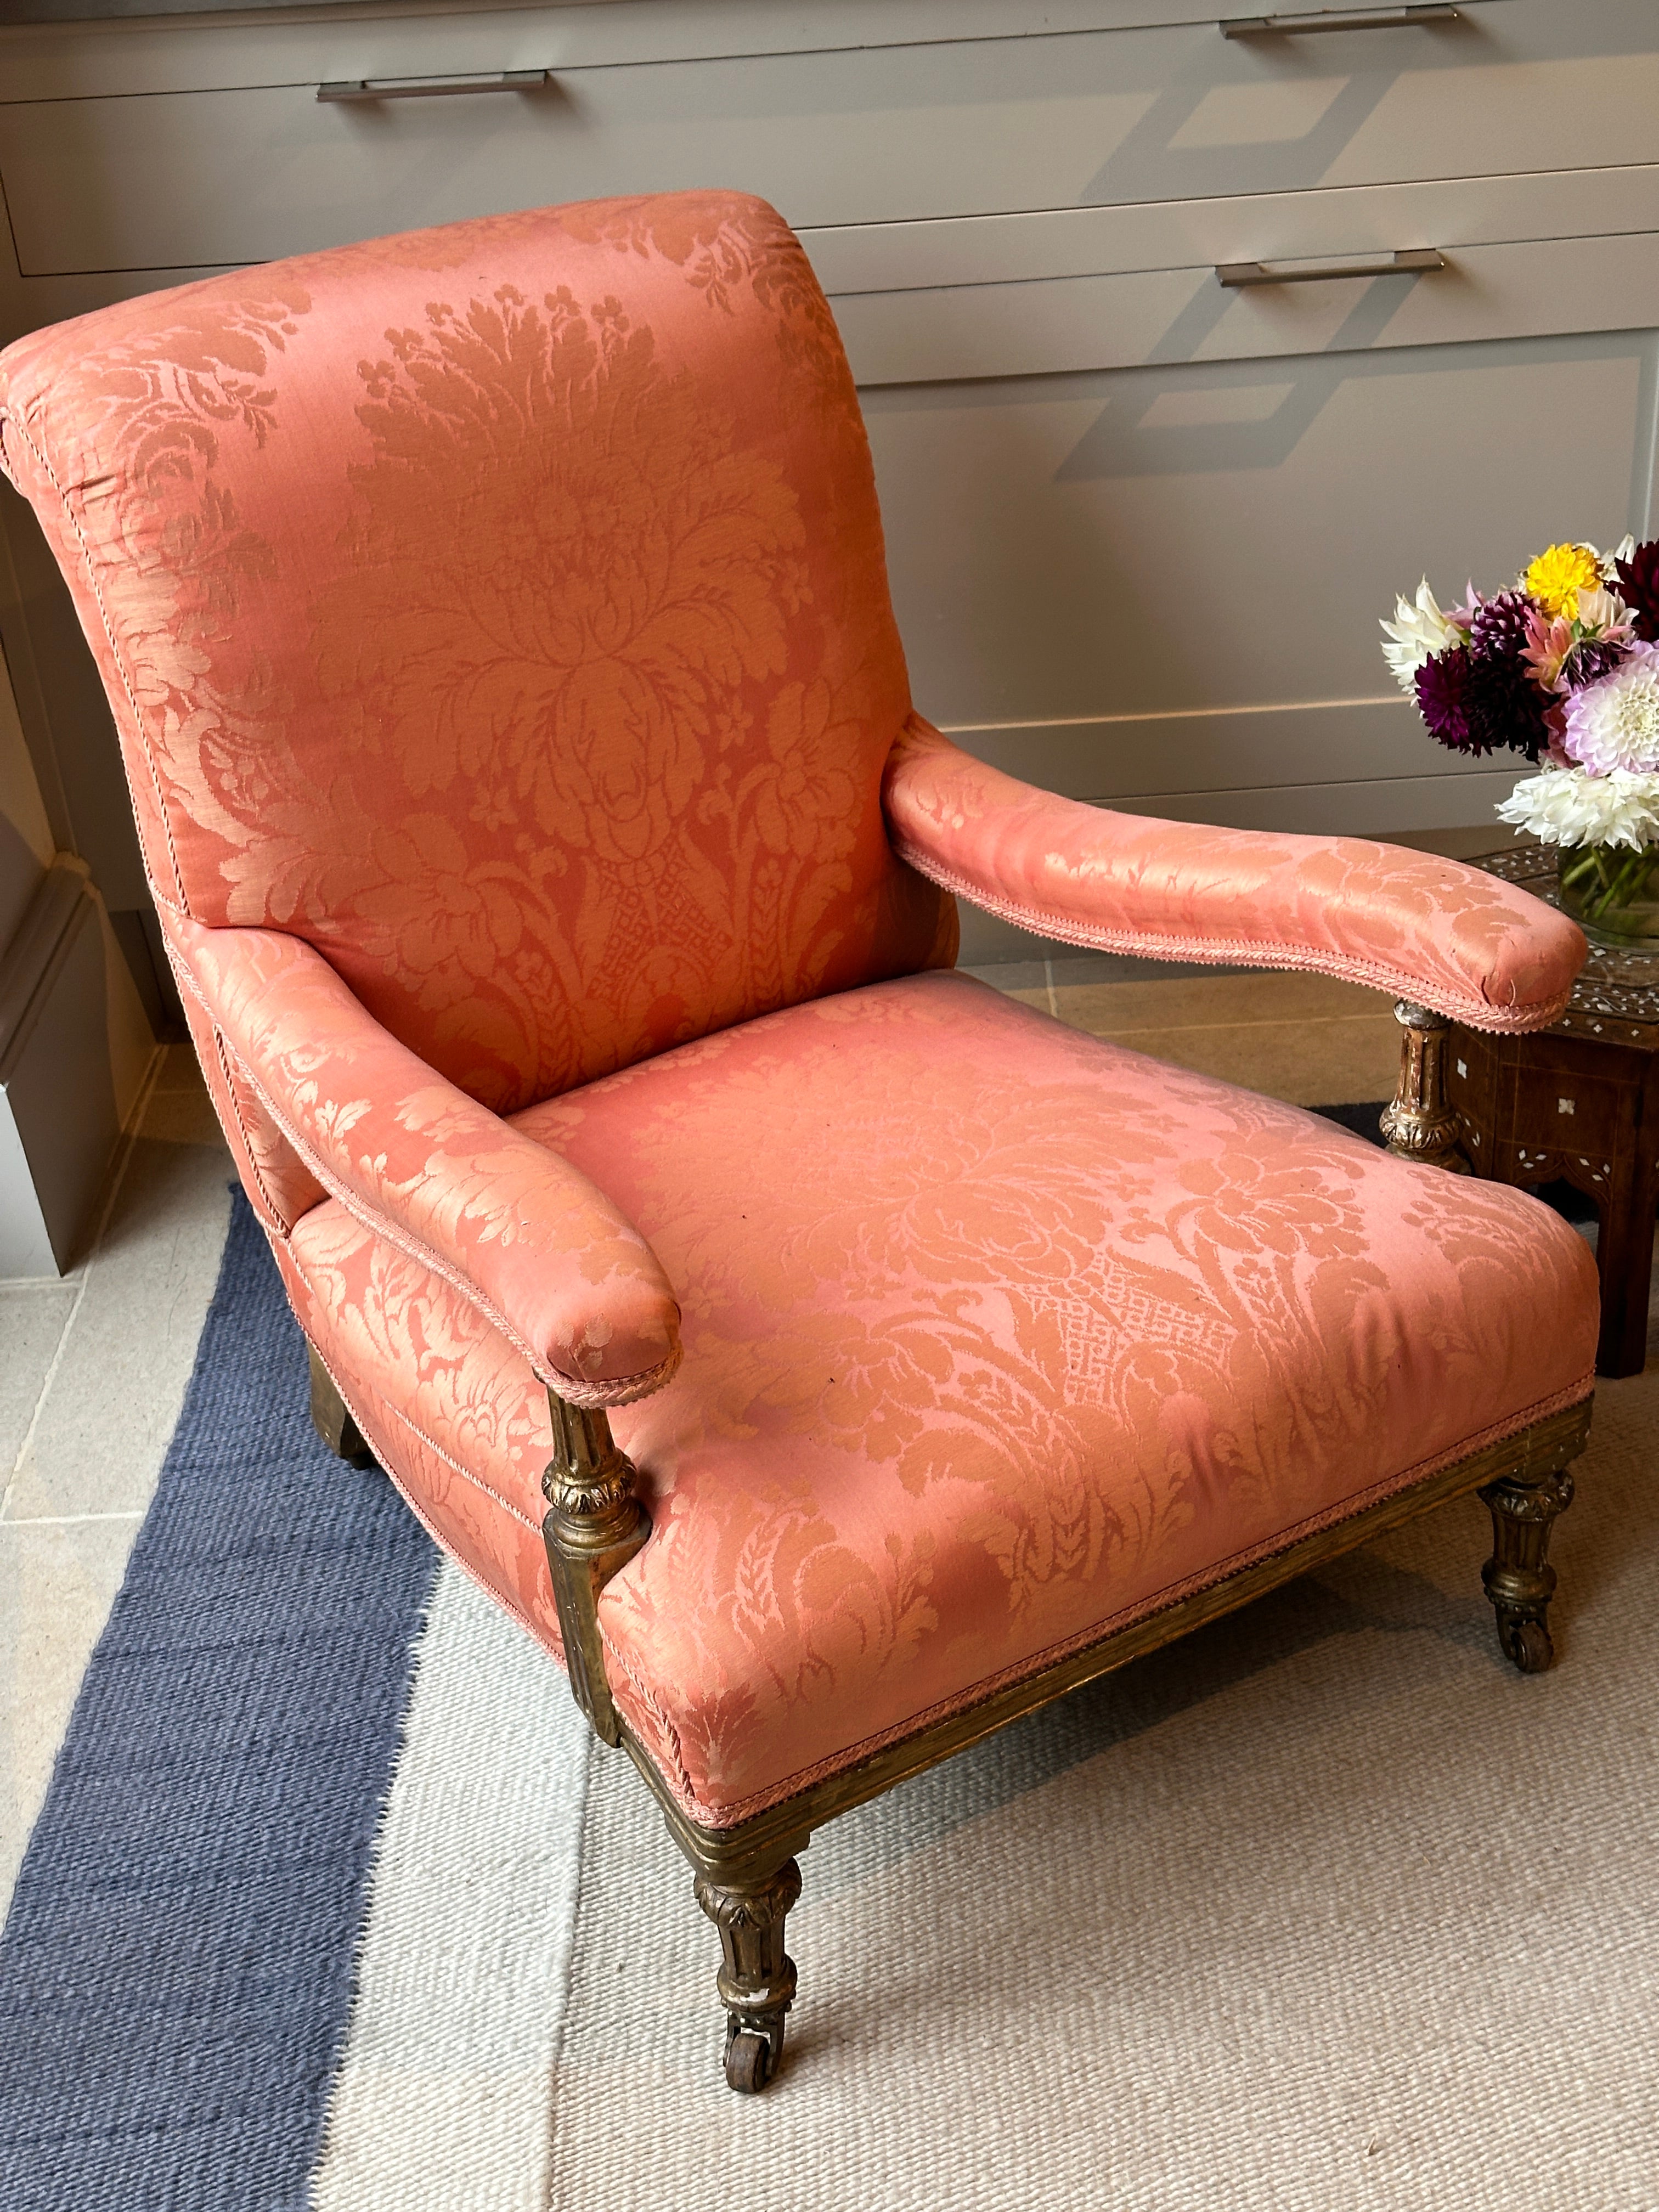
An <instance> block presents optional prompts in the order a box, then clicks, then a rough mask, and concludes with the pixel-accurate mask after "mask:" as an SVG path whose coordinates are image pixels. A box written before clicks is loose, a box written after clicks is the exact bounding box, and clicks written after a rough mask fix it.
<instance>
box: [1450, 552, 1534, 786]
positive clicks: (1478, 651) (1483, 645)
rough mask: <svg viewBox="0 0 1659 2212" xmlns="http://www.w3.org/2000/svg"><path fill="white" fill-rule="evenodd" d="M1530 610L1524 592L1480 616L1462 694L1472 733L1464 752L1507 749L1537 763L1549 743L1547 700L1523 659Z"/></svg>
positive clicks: (1490, 603) (1503, 596)
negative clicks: (1545, 715)
mask: <svg viewBox="0 0 1659 2212" xmlns="http://www.w3.org/2000/svg"><path fill="white" fill-rule="evenodd" d="M1529 605H1530V602H1529V601H1528V599H1527V598H1526V596H1525V594H1524V593H1522V592H1498V594H1497V596H1496V597H1495V598H1493V599H1487V600H1486V601H1485V602H1484V603H1483V604H1482V605H1480V607H1478V608H1477V609H1476V611H1475V616H1474V621H1473V622H1472V623H1470V625H1469V665H1468V671H1467V673H1466V675H1465V677H1464V679H1463V684H1462V691H1461V694H1460V703H1461V704H1462V710H1463V720H1464V725H1465V727H1466V728H1467V730H1468V738H1467V741H1466V743H1465V744H1464V745H1463V747H1462V750H1464V751H1467V752H1474V753H1490V752H1500V751H1504V750H1509V751H1511V752H1517V753H1524V754H1525V755H1526V757H1527V758H1528V760H1536V759H1537V757H1538V756H1539V754H1540V753H1541V751H1542V750H1543V749H1544V746H1545V744H1546V743H1547V740H1548V737H1549V732H1548V729H1547V726H1546V724H1545V721H1544V696H1543V694H1542V692H1541V690H1539V688H1538V686H1537V685H1536V684H1534V681H1533V679H1532V674H1531V671H1529V670H1528V666H1527V664H1526V662H1525V661H1524V660H1523V659H1522V650H1523V648H1524V647H1525V645H1526V642H1527V615H1528V609H1529Z"/></svg>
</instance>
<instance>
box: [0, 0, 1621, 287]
mask: <svg viewBox="0 0 1659 2212" xmlns="http://www.w3.org/2000/svg"><path fill="white" fill-rule="evenodd" d="M499 20H500V19H487V20H486V21H484V22H483V23H482V24H481V25H480V26H479V27H478V28H477V30H476V32H475V33H473V35H472V39H471V43H470V45H467V46H464V47H463V48H462V49H459V50H458V58H456V59H454V60H453V61H452V62H451V63H450V64H448V67H449V68H451V69H452V70H459V71H461V72H462V73H464V74H471V75H475V76H480V77H483V76H491V75H494V74H495V73H497V72H499V71H501V70H506V69H525V68H533V67H537V66H541V65H544V64H545V65H549V66H550V67H551V68H552V70H553V81H552V82H550V85H549V86H548V87H547V88H545V89H544V90H543V91H539V92H533V93H525V92H520V93H495V94H489V95H487V96H486V95H480V96H478V97H476V98H467V99H454V100H392V101H386V102H384V103H380V104H374V105H369V106H355V105H336V104H323V105H319V103H318V101H317V100H316V98H315V91H316V82H315V81H312V82H289V83H287V84H267V85H264V86H246V85H244V86H237V85H235V84H234V83H231V84H228V85H222V86H221V87H219V88H209V89H200V90H190V91H185V90H180V91H176V92H161V91H153V92H144V93H142V94H138V93H135V94H108V95H100V97H98V98H95V99H88V98H79V99H71V100H19V101H13V102H11V103H9V104H8V105H6V106H3V107H0V174H3V177H4V180H5V185H6V189H7V192H8V196H9V203H10V208H11V216H12V222H13V228H14V231H15V236H16V239H17V244H18V251H19V256H20V260H21V265H22V268H23V269H24V270H25V271H26V272H27V273H30V274H38V275H46V274H52V273H58V272H67V271H71V270H131V269H140V268H143V269H156V270H161V269H168V268H183V267H191V268H195V267H202V266H206V265H212V264H229V263H235V262H241V261H250V260H260V259H266V258H273V257H276V256H278V255H281V254H284V253H290V252H306V251H309V250H312V249H313V248H315V247H318V246H328V245H335V244H339V243H342V242H343V241H344V240H348V239H350V238H359V237H365V236H369V235H373V234H375V233H377V232H382V231H387V230H398V229H408V228H414V227H417V226H419V225H422V224H426V223H432V222H447V221H451V220H453V219H455V218H457V217H459V216H466V215H471V214H481V213H487V212H492V211H495V210H501V209H504V208H509V207H523V206H531V205H535V204H538V203H545V202H549V201H555V200H562V199H585V198H594V197H604V196H606V195H609V194H612V193H632V192H641V191H669V190H675V189H678V188H681V187H684V186H687V185H732V186H735V187H738V188H740V189H742V190H745V191H758V192H760V193H762V194H763V195H764V196H765V197H768V198H769V199H771V200H773V201H774V202H775V204H777V205H778V206H779V207H780V208H781V210H783V212H784V213H785V215H787V216H788V217H789V219H790V220H791V221H792V222H794V223H795V224H796V225H797V226H808V227H817V226H832V225H845V224H857V223H878V222H898V221H916V220H924V219H933V218H939V217H945V216H961V215H978V214H1002V213H1006V212H1007V211H1009V210H1040V209H1055V208H1068V207H1077V206H1085V207H1086V206H1105V205H1129V204H1141V203H1151V202H1163V201H1169V200H1183V201H1184V200H1193V199H1202V198H1206V197H1216V196H1227V197H1237V196H1239V195H1241V194H1274V193H1286V194H1289V193H1298V192H1303V191H1308V190H1309V189H1310V188H1312V187H1315V186H1319V185H1371V184H1378V183H1388V182H1391V181H1395V180H1401V179H1406V180H1409V179H1436V178H1443V177H1448V176H1452V177H1457V176H1483V175H1506V174H1510V173H1515V172H1517V171H1531V172H1542V171H1546V170H1563V169H1572V168H1577V167H1588V166H1596V165H1604V166H1605V165H1611V164H1630V163H1648V162H1652V161H1659V24H1656V21H1655V13H1654V10H1653V9H1652V7H1651V5H1650V0H1580V4H1578V5H1576V6H1575V7H1573V8H1572V9H1561V8H1560V7H1559V5H1558V4H1555V0H1467V4H1466V6H1465V9H1464V12H1463V15H1462V17H1460V19H1459V21H1458V22H1457V23H1455V24H1454V25H1452V26H1450V27H1445V28H1444V29H1443V30H1423V29H1409V30H1401V29H1395V30H1387V31H1369V32H1347V33H1340V34H1338V35H1335V36H1322V37H1320V38H1317V39H1304V40H1296V39H1294V38H1286V39H1268V40H1238V39H1231V40H1230V39H1225V38H1223V37H1222V36H1221V34H1220V31H1219V27H1218V24H1217V23H1216V22H1215V21H1213V20H1212V21H1203V22H1198V23H1191V22H1189V23H1186V24H1179V25H1165V26H1162V27H1151V28H1145V29H1124V30H1092V31H1067V32H1056V33H1052V34H1048V33H1045V34H1042V35H1030V36H1024V35H1022V36H1003V37H992V38H979V39H974V40H962V39H957V40H935V41H932V42H923V43H917V44H914V45H908V46H873V47H867V48H862V49H856V50H854V49H847V50H839V51H834V52H794V53H763V54H753V55H748V56H742V57H738V58H730V57H728V58H721V59H714V60H709V61H673V62H663V63H642V64H637V65H630V66H625V67H619V66H611V65H587V64H582V65H579V66H574V67H562V66H561V65H560V64H559V62H558V58H557V54H556V52H544V51H541V50H538V49H537V47H536V45H535V41H534V40H533V39H526V36H525V35H524V34H523V33H518V34H516V35H514V36H513V38H511V39H508V40H504V37H503V34H502V33H501V31H500V29H499V28H498V27H497V26H498V24H499ZM343 31H344V27H337V33H340V34H343ZM353 33H354V36H353V40H352V42H351V46H350V52H351V55H352V65H351V66H350V67H345V66H343V63H342V55H343V53H344V52H345V48H344V47H343V46H337V41H336V42H335V43H331V41H329V40H324V41H319V42H313V44H312V45H311V46H307V47H304V48H300V47H296V48H295V60H296V62H298V61H300V60H301V59H305V58H311V59H312V60H313V63H314V64H321V66H322V67H323V68H325V69H326V70H327V73H328V74H330V75H331V76H332V75H339V76H358V75H362V76H376V75H380V76H386V77H395V76H398V75H401V74H418V73H419V71H420V70H422V69H423V68H429V67H430V66H431V64H430V62H429V61H427V60H424V59H423V60H422V61H420V62H418V63H417V62H415V61H414V60H413V56H414V54H415V52H416V51H417V48H416V45H415V44H414V43H413V42H412V41H411V40H410V38H409V37H408V36H407V35H405V34H403V33H402V31H401V27H400V26H398V24H397V23H395V22H392V23H388V24H382V25H380V26H378V27H377V37H376V40H368V41H366V40H364V38H363V37H362V27H361V26H355V27H353ZM217 35H218V36H219V37H221V38H231V37H234V32H223V33H218V34H217ZM546 44H547V46H550V47H554V46H556V44H557V40H556V33H555V32H554V31H553V30H552V29H550V30H549V32H548V33H547V40H546ZM508 49H510V51H509V50H508ZM420 51H422V52H423V51H424V50H423V49H421V50H420ZM319 74H320V71H319Z"/></svg>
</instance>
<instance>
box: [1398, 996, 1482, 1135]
mask: <svg viewBox="0 0 1659 2212" xmlns="http://www.w3.org/2000/svg"><path fill="white" fill-rule="evenodd" d="M1394 1018H1395V1021H1397V1022H1398V1023H1399V1024H1400V1080H1399V1086H1398V1088H1397V1089H1396V1091H1395V1095H1394V1097H1393V1099H1392V1100H1391V1101H1390V1103H1389V1104H1388V1105H1387V1106H1385V1107H1384V1108H1383V1139H1384V1141H1385V1142H1386V1143H1387V1145H1388V1147H1389V1151H1390V1152H1397V1153H1398V1154H1399V1155H1400V1157H1401V1158H1402V1159H1407V1160H1422V1161H1423V1162H1425V1164H1427V1165H1428V1166H1430V1167H1438V1168H1449V1169H1450V1170H1452V1172H1453V1173H1454V1174H1455V1175H1467V1174H1468V1171H1469V1169H1468V1161H1467V1160H1466V1159H1465V1158H1463V1156H1462V1152H1460V1151H1459V1150H1458V1138H1459V1135H1460V1124H1459V1121H1458V1119H1457V1115H1456V1113H1455V1111H1454V1109H1452V1107H1451V1106H1450V1105H1449V1103H1448V1101H1447V1097H1446V1047H1447V1044H1448V1042H1449V1040H1450V1036H1451V1024H1450V1023H1449V1021H1448V1020H1447V1019H1446V1017H1445V1016H1444V1015H1443V1014H1437V1013H1436V1012H1433V1010H1432V1009H1431V1008H1430V1007H1428V1006H1415V1005H1413V1002H1412V1000H1409V999H1401V1000H1399V1001H1398V1002H1397V1003H1396V1005H1395V1010H1394Z"/></svg>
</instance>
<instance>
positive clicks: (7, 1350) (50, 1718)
mask: <svg viewBox="0 0 1659 2212" xmlns="http://www.w3.org/2000/svg"><path fill="white" fill-rule="evenodd" d="M974 972H975V973H976V974H978V975H981V976H983V977H984V979H985V980H986V981H987V982H990V983H993V984H994V985H996V986H997V987H999V988H1000V989H1003V990H1006V991H1008V992H1009V993H1011V994H1012V995H1013V996H1015V997H1018V998H1020V999H1022V1000H1025V1001H1026V1002H1027V1003H1028V1004H1030V1005H1033V1006H1038V1007H1041V1008H1042V1009H1043V1010H1044V1011H1045V1012H1050V1013H1053V1014H1055V1015H1057V1016H1058V1017H1059V1018H1060V1019H1061V1020H1063V1021H1066V1022H1070V1023H1072V1024H1073V1025H1074V1026H1076V1027H1078V1028H1079V1029H1084V1030H1093V1031H1095V1032H1096V1033H1097V1035H1100V1036H1110V1037H1112V1038H1114V1039H1115V1040H1116V1041H1117V1042H1121V1043H1124V1044H1127V1045H1131V1046H1133V1048H1135V1049H1137V1050H1139V1051H1142V1052H1146V1053H1150V1054H1153V1055H1154V1056H1156V1057H1158V1058H1160V1059H1164V1060H1171V1061H1174V1062H1175V1063H1176V1064H1177V1065H1179V1066H1183V1067H1192V1068H1198V1069H1201V1070H1203V1071H1205V1072H1206V1073H1212V1074H1216V1075H1221V1076H1226V1077H1229V1078H1231V1079H1234V1080H1236V1081H1237V1082H1240V1083H1243V1084H1246V1085H1249V1086H1251V1087H1253V1088H1255V1089H1257V1090H1261V1091H1267V1092H1268V1093H1270V1094H1271V1095H1273V1096H1274V1097H1280V1098H1285V1099H1288V1100H1290V1101H1291V1102H1292V1103H1297V1104H1301V1105H1335V1104H1340V1103H1346V1102H1349V1101H1355V1100H1361V1099H1370V1098H1381V1097H1386V1096H1387V1095H1388V1094H1389V1091H1391V1090H1392V1089H1393V1079H1394V1066H1395V1039H1396V1036H1397V1034H1398V1032H1397V1031H1396V1030H1395V1024H1394V1020H1393V1016H1392V1013H1391V1012H1390V1010H1389V1006H1388V1003H1387V1001H1386V1000H1383V999H1381V998H1379V996H1378V995H1377V994H1376V993H1375V992H1370V991H1365V990H1362V989H1360V988H1358V987H1354V986H1351V985H1346V984H1340V983H1331V982H1327V981H1323V980H1322V978H1319V977H1317V976H1303V975H1277V974H1274V975H1249V974H1243V973H1239V972H1236V971H1231V970H1226V971H1223V970H1217V969H1187V968H1182V969H1170V968H1168V967H1164V966H1160V965H1159V964H1158V963H1153V962H1151V961H1136V960H1125V959H1119V958H1115V957H1110V956H1082V957H1078V958H1076V959H1057V960H1051V961H1025V962H1020V963H1011V964H1007V965H1005V966H1002V967H994V968H982V969H976V970H975V971H974ZM231 1175H232V1169H231V1164H230V1158H229V1154H228V1152H227V1151H226V1149H225V1146H224V1143H223V1141H222V1139H221V1137H220V1134H219V1131H218V1127H217V1125H216V1122H215V1121H214V1118H213V1114H212V1110H211V1109H210V1106H209V1104H208V1100H207V1095H206V1092H205V1091H204V1088H203V1085H202V1081H201V1077H200V1075H199V1073H197V1067H196V1063H195V1060H194V1057H193V1055H192V1054H191V1049H190V1048H189V1047H188V1046H185V1045H174V1046H169V1047H167V1048H166V1049H165V1050H164V1051H163V1052H162V1053H161V1054H159V1055H158V1059H157V1062H156V1066H155V1069H154V1070H153V1072H152V1077H151V1081H150V1084H149V1088H148V1090H147V1091H146V1093H145V1095H144V1097H143V1099H142V1101H141V1102H140V1105H139V1107H138V1109H137V1112H136V1114H135V1116H134V1127H133V1132H132V1133H131V1137H130V1138H129V1139H128V1142H127V1144H126V1146H125V1150H124V1152H123V1153H122V1155H121V1156H120V1158H118V1161H117V1164H116V1167H115V1170H114V1171H113V1173H112V1180H111V1187H110V1191H109V1194H108V1197H107V1199H106V1202H105V1206H104V1209H103V1213H102V1218H101V1225H100V1228H99V1229H98V1231H97V1232H96V1234H95V1236H94V1237H93V1238H92V1239H91V1241H90V1243H89V1246H88V1251H87V1253H86V1255H85V1256H84V1257H83V1258H82V1260H81V1261H79V1262H78V1264H77V1265H76V1267H74V1268H73V1269H72V1270H71V1271H70V1273H69V1274H68V1275H67V1276H66V1277H64V1279H63V1280H62V1281H61V1282H53V1281H43V1282H28V1283H11V1284H0V1912H3V1910H4V1905H5V1902H6V1900H7V1899H9V1895H10V1893H11V1887H12V1884H13V1882H14V1881H15V1877H16V1872H17V1868H18V1866H19V1864H20V1863H21V1858H22V1853H23V1847H24V1844H25V1843H26V1842H27V1837H28V1832H29V1829H30V1827H31V1826H32V1825H33V1820H34V1817H35V1814H36V1813H37V1812H38V1811H39V1809H40V1802H41V1800H42V1797H43V1796H44V1795H45V1791H46V1783H47V1781H48V1779H49V1778H50V1775H51V1771H52V1759H53V1757H54V1756H55V1754H56V1751H57V1747H58V1743H59V1741H61V1739H62V1736H63V1732H64V1727H65V1725H66V1723H67V1722H68V1719H69V1715H70V1707H71V1705H73V1703H74V1700H75V1694H76V1690H77V1688H78V1687H79V1685H80V1681H81V1677H82V1673H83V1671H84V1669H85V1667H86V1663H87V1660H88V1656H89V1654H90V1652H91V1650H92V1647H93V1645H94V1643H95V1642H96V1641H97V1638H98V1635H99V1632H100V1630H101V1628H102V1626H103V1625H104V1621H105V1619H106V1616H107V1613H108V1611H109V1607H110V1603H111V1601H112V1598H113V1597H114V1595H115V1592H116V1590H117V1589H118V1587H119V1585H120V1581H121V1577H122V1575H123V1573H124V1572H125V1566H126V1559H127V1553H128V1550H129V1548H130V1547H131V1543H132V1539H133V1536H134V1534H135V1533H136V1532H137V1528H138V1524H139V1522H140V1521H141V1520H142V1519H143V1514H144V1510H145V1508H146V1507H147V1505H148V1504H149V1499H150V1497H151V1495H152V1493H153V1492H154V1490H155V1480H156V1476H157V1474H158V1473H159V1472H160V1468H161V1458H162V1455H163V1454H164V1452H165V1451H166V1449H167V1439H168V1437H170V1436H171V1434H172V1431H173V1424H174V1422H175V1421H176V1419H178V1413H179V1403H180V1401H181V1400H182V1397H183V1395H184V1389H185V1383H186V1381H187V1380H188V1378H189V1375H190V1370H191V1363H192V1361H193V1359H194V1357H195V1352H196V1344H197V1338H198V1336H199V1335H200V1333H201V1328H202V1322H203V1320H204V1316H205V1315H206V1311H207V1306H208V1301H209V1299H210V1297H211V1296H212V1293H213V1285H214V1282H215V1279H216V1275H217V1272H218V1266H219V1255H220V1251H221V1249H222V1244H223V1242H224V1236H225V1228H226V1224H227V1221H228V1218H229V1209H230V1200H229V1193H228V1185H229V1182H230V1179H231Z"/></svg>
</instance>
